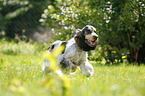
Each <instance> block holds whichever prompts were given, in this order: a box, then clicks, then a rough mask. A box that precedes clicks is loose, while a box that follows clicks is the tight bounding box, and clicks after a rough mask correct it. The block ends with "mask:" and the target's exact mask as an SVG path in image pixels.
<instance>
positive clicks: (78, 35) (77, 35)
mask: <svg viewBox="0 0 145 96" xmlns="http://www.w3.org/2000/svg"><path fill="white" fill-rule="evenodd" d="M81 32H82V30H81V29H77V30H76V34H75V36H74V38H79V37H80V36H81Z"/></svg>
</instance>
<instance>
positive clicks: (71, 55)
mask: <svg viewBox="0 0 145 96" xmlns="http://www.w3.org/2000/svg"><path fill="white" fill-rule="evenodd" d="M97 41H98V35H97V34H96V28H94V27H93V26H90V25H86V26H85V27H84V28H83V29H79V30H78V31H77V32H76V35H75V36H74V37H73V38H72V39H70V40H69V41H59V40H58V41H55V42H54V43H53V44H52V45H51V46H50V47H49V48H48V50H47V52H48V53H50V52H52V51H53V50H54V49H55V48H57V47H60V46H61V45H63V46H65V49H64V50H63V52H62V53H61V54H60V55H59V56H58V58H57V65H58V66H59V67H60V68H61V69H62V71H64V70H65V71H70V70H71V72H72V71H73V72H75V70H76V69H77V67H78V66H79V67H80V69H81V72H82V73H83V74H85V75H86V76H92V75H93V73H94V68H93V66H92V65H91V64H90V63H89V62H88V59H87V58H88V54H87V52H88V51H90V50H94V49H95V48H96V42H97ZM47 67H49V62H48V60H46V59H45V60H44V68H43V70H46V68H47Z"/></svg>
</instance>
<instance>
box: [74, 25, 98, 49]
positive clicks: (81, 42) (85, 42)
mask: <svg viewBox="0 0 145 96" xmlns="http://www.w3.org/2000/svg"><path fill="white" fill-rule="evenodd" d="M74 38H75V41H76V43H77V45H78V46H79V47H80V48H81V49H83V50H84V51H90V50H94V49H95V48H96V42H97V41H98V35H97V34H96V28H94V27H93V26H90V25H87V26H85V27H84V28H83V29H82V30H78V32H77V33H76V35H75V37H74Z"/></svg>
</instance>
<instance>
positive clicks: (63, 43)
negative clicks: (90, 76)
mask: <svg viewBox="0 0 145 96" xmlns="http://www.w3.org/2000/svg"><path fill="white" fill-rule="evenodd" d="M66 44H67V41H63V42H62V43H61V45H63V46H64V50H63V51H62V54H64V52H65V48H66Z"/></svg>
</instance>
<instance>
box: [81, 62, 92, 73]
mask: <svg viewBox="0 0 145 96" xmlns="http://www.w3.org/2000/svg"><path fill="white" fill-rule="evenodd" d="M80 69H81V72H82V73H84V74H85V75H86V76H92V75H93V74H94V68H93V66H92V65H91V64H90V63H89V62H88V61H85V62H84V63H82V64H81V65H80Z"/></svg>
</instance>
